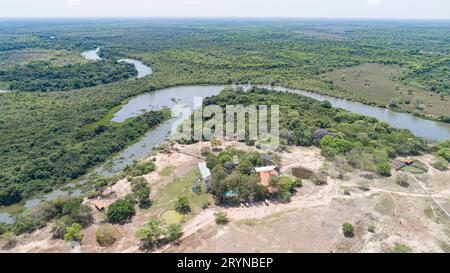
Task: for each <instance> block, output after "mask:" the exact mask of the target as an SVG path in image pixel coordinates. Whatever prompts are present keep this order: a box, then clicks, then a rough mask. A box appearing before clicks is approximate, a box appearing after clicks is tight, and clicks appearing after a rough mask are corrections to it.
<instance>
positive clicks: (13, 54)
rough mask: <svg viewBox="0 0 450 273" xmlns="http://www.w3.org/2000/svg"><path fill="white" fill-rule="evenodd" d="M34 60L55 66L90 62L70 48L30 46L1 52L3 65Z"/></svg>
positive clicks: (26, 62) (24, 63)
mask: <svg viewBox="0 0 450 273" xmlns="http://www.w3.org/2000/svg"><path fill="white" fill-rule="evenodd" d="M34 61H46V62H50V64H51V65H55V66H63V65H67V64H74V63H86V62H88V60H86V59H84V58H83V57H82V56H81V55H80V54H79V52H77V51H70V50H49V49H41V48H29V49H23V50H12V51H3V52H0V64H1V65H2V66H3V67H6V66H12V65H26V64H28V63H30V62H34Z"/></svg>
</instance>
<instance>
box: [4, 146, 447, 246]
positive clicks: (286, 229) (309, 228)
mask: <svg viewBox="0 0 450 273" xmlns="http://www.w3.org/2000/svg"><path fill="white" fill-rule="evenodd" d="M225 145H233V146H236V148H238V149H243V150H253V149H254V148H253V147H248V146H246V145H244V144H242V143H235V142H233V143H226V144H224V146H225ZM205 146H209V144H208V143H197V144H194V145H186V146H183V145H175V146H174V147H173V149H172V151H173V152H172V153H170V154H162V153H158V154H157V155H156V156H155V158H156V161H155V162H156V165H157V168H158V170H157V171H155V172H152V173H150V174H148V175H145V176H144V177H145V178H146V180H147V181H148V183H149V185H150V186H151V187H152V197H155V196H157V193H158V191H159V190H161V189H162V188H164V187H165V185H167V183H169V182H170V181H172V180H173V179H174V178H175V177H183V176H185V175H186V174H187V173H189V171H190V170H192V168H195V167H196V165H197V163H198V162H199V161H201V159H200V158H199V157H201V155H200V150H201V148H202V147H205ZM280 155H281V157H282V169H281V172H282V174H289V173H290V168H291V167H292V166H296V165H302V166H305V167H308V168H311V169H313V170H318V169H319V168H320V167H321V166H323V164H324V162H325V160H324V158H323V157H321V156H320V150H319V149H318V148H314V147H313V148H301V147H293V148H292V149H291V151H290V152H287V153H282V154H280ZM420 159H421V160H422V161H423V162H425V163H427V164H431V160H432V158H431V157H430V156H423V157H421V158H420ZM149 160H150V159H149ZM328 165H329V164H328ZM167 166H177V168H176V169H175V171H174V173H173V174H172V175H170V176H168V177H163V176H160V175H159V174H158V171H159V170H162V169H164V168H165V167H167ZM331 172H332V170H331ZM396 175H397V173H396V172H394V173H393V177H392V178H383V179H382V178H376V179H373V180H368V179H365V178H362V177H361V176H360V173H359V172H356V171H354V172H352V173H349V174H346V178H345V179H344V180H340V179H337V178H334V176H331V177H329V179H328V184H326V185H324V186H316V185H314V184H313V183H312V182H311V181H308V180H305V181H304V183H303V184H304V185H303V187H302V188H300V189H299V190H298V192H297V193H296V194H295V195H294V196H293V197H292V201H291V202H289V203H286V204H280V203H271V204H270V205H269V206H266V205H264V204H262V203H255V204H251V207H250V208H240V207H218V206H214V205H213V206H210V207H209V208H207V209H205V210H203V211H201V212H200V213H199V214H198V215H196V216H195V217H193V218H191V219H190V220H189V221H187V222H186V223H184V224H183V236H182V238H181V239H180V240H179V242H178V243H176V244H174V245H168V246H166V247H163V248H160V249H158V250H157V251H155V252H389V251H390V250H391V249H392V248H393V247H394V246H395V245H396V244H405V245H407V246H409V247H410V248H411V249H412V251H414V252H443V251H444V250H445V249H447V248H446V247H447V246H449V245H450V221H449V219H448V218H447V217H446V216H445V215H443V214H442V212H441V211H440V210H439V208H437V207H436V206H435V205H434V204H433V203H432V202H431V200H430V198H429V196H428V195H427V194H426V193H425V192H423V191H422V190H421V188H420V187H419V186H417V185H415V184H414V183H411V185H410V187H408V188H403V187H400V186H399V185H397V184H396V183H395V176H396ZM417 178H418V179H420V180H421V181H423V183H424V184H425V185H426V187H427V189H428V190H429V191H431V192H432V193H433V196H435V197H437V198H439V200H441V202H442V203H443V204H446V205H449V206H450V191H449V189H450V187H449V186H450V185H449V183H450V173H449V172H440V171H438V170H435V169H433V168H431V167H430V172H429V173H428V174H425V175H421V176H417ZM361 184H364V185H368V187H369V190H368V191H364V190H362V189H361ZM344 189H347V191H349V192H350V195H345V194H344ZM130 192H131V187H130V185H129V183H128V182H127V181H126V180H121V181H118V182H117V183H116V184H115V185H114V186H113V187H112V188H110V189H107V190H106V191H105V193H104V194H106V195H107V197H106V198H105V199H104V200H105V202H106V203H107V204H110V203H112V202H113V201H114V200H116V199H117V198H120V197H123V196H125V195H126V194H128V193H130ZM86 202H87V203H88V204H90V205H91V206H93V203H92V202H93V201H91V200H89V201H86ZM426 210H427V211H428V212H427V213H425V211H426ZM218 211H225V212H226V213H227V214H228V217H229V218H230V220H231V222H230V224H228V225H226V226H217V225H216V224H215V217H214V214H215V213H216V212H218ZM430 211H431V214H430ZM151 216H152V215H150V214H149V213H148V212H145V211H141V210H138V211H137V214H136V216H135V217H134V218H133V220H132V222H130V223H127V224H125V225H116V227H117V229H118V230H119V232H120V234H121V238H120V239H119V240H118V242H116V243H115V244H114V245H112V246H110V247H106V248H105V247H100V246H99V245H98V244H97V242H96V240H95V231H96V229H97V228H98V226H99V224H101V223H102V222H103V221H105V216H104V215H103V214H102V213H99V212H96V214H95V219H96V222H95V223H94V224H93V225H91V226H90V227H88V228H87V229H86V230H84V231H83V235H84V236H83V241H82V244H81V246H77V247H75V248H71V247H70V246H69V244H68V243H67V242H64V241H62V240H53V239H51V233H50V230H51V225H49V226H48V227H46V228H44V229H42V230H39V231H36V232H34V233H32V234H28V235H23V236H19V242H18V245H17V246H16V247H15V248H13V249H9V250H2V251H5V252H140V250H139V248H138V243H139V242H138V240H137V239H136V238H135V236H134V235H135V233H136V231H137V230H138V229H139V228H141V227H142V226H143V225H144V224H145V223H146V222H147V221H148V219H149V218H150V217H151ZM344 222H349V223H352V224H353V225H354V226H355V236H354V237H353V238H345V237H344V236H343V235H342V231H341V228H342V224H343V223H344ZM369 225H374V226H375V227H376V228H375V233H371V232H369V231H368V226H369Z"/></svg>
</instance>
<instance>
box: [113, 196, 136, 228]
mask: <svg viewBox="0 0 450 273" xmlns="http://www.w3.org/2000/svg"><path fill="white" fill-rule="evenodd" d="M134 214H135V210H134V204H133V202H132V201H131V200H128V199H119V200H117V201H116V202H114V203H112V204H111V205H110V206H109V207H108V211H107V216H108V220H109V221H110V222H112V223H122V222H124V221H126V220H128V219H130V218H131V217H133V215H134Z"/></svg>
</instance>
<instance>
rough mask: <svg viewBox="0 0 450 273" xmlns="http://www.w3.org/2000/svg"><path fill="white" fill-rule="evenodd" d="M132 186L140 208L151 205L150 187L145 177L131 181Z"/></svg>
mask: <svg viewBox="0 0 450 273" xmlns="http://www.w3.org/2000/svg"><path fill="white" fill-rule="evenodd" d="M131 186H132V191H133V196H134V197H135V199H136V201H137V202H138V203H139V206H141V207H144V206H147V205H149V203H150V191H151V190H150V187H149V186H148V184H147V181H146V180H145V178H143V177H138V178H133V179H132V180H131Z"/></svg>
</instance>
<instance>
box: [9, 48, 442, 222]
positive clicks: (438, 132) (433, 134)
mask: <svg viewBox="0 0 450 273" xmlns="http://www.w3.org/2000/svg"><path fill="white" fill-rule="evenodd" d="M99 50H100V48H97V49H96V50H91V51H88V52H84V53H83V56H85V57H86V58H89V59H91V60H99V59H100V57H99V56H98V52H99ZM94 54H95V55H96V56H94ZM121 61H124V62H127V63H132V64H134V65H135V67H136V69H137V70H138V78H141V77H144V76H146V75H149V74H151V73H152V70H151V68H150V67H148V66H145V65H144V64H142V62H140V61H136V60H131V59H123V60H121ZM240 87H243V88H244V89H249V88H251V87H252V86H251V85H244V86H240ZM261 87H264V88H268V89H272V90H276V91H280V92H291V93H296V94H300V95H303V96H306V97H310V98H313V99H315V100H318V101H324V100H328V101H330V103H331V104H332V105H333V107H338V108H342V109H346V110H348V111H350V112H354V113H358V114H362V115H367V116H371V117H374V118H377V119H379V120H382V121H385V122H387V123H389V124H390V125H391V126H393V127H395V128H404V129H409V130H411V132H413V133H414V134H415V135H417V136H421V137H427V138H431V139H435V140H439V141H442V140H447V139H450V124H446V123H441V122H436V121H430V120H425V119H421V118H418V117H415V116H413V115H411V114H407V113H398V112H394V111H391V110H389V109H384V108H380V107H376V106H370V105H365V104H362V103H358V102H352V101H346V100H343V99H337V98H333V97H329V96H324V95H320V94H316V93H312V92H308V91H304V90H295V89H289V88H284V87H273V86H261ZM223 88H224V86H222V85H213V86H183V87H172V88H166V89H161V90H157V91H153V92H149V93H144V94H141V95H138V96H136V97H134V98H132V99H130V100H129V101H128V103H127V104H126V105H124V106H123V107H122V108H121V109H120V110H119V111H118V112H117V113H116V114H115V115H114V117H113V118H112V121H115V122H123V121H125V120H127V119H129V118H132V117H137V116H139V115H141V114H142V113H143V112H144V111H150V110H160V109H162V108H163V107H169V108H172V107H174V106H175V105H184V106H185V107H188V108H187V109H192V108H193V101H194V97H203V98H204V97H209V96H214V95H217V94H219V92H220V91H221V90H222V89H223ZM181 122H182V120H181V118H172V119H170V120H168V121H166V122H165V123H163V124H161V125H159V126H158V127H157V128H156V129H154V130H151V131H149V132H147V133H146V134H145V135H144V136H143V137H142V138H141V139H140V140H139V141H137V142H136V143H134V144H132V145H130V146H128V147H127V148H125V149H124V150H123V151H121V152H119V153H118V154H117V155H115V156H114V157H113V158H112V159H111V160H109V161H107V162H106V163H105V164H103V165H101V166H99V167H97V168H96V169H94V170H93V171H92V172H91V173H90V174H89V175H94V174H98V175H103V176H113V175H115V174H117V173H119V172H121V171H122V170H123V168H124V167H125V166H126V165H129V164H132V163H133V161H134V160H141V159H144V158H146V157H148V156H149V155H150V154H151V153H152V152H153V150H154V148H155V147H156V146H158V145H159V144H161V143H163V142H164V141H165V140H166V139H167V136H169V134H170V132H171V130H172V128H173V126H174V124H175V125H177V124H180V123H181ZM85 181H86V179H81V180H79V181H78V182H77V183H73V185H72V186H73V188H72V189H70V190H69V191H63V190H61V189H57V190H54V191H52V192H51V193H49V194H46V195H44V196H41V197H38V198H34V199H30V200H28V201H26V202H24V203H22V206H23V207H25V208H34V207H37V206H38V205H39V203H40V202H41V201H42V200H54V199H56V198H57V197H58V196H60V195H63V194H67V193H70V194H71V195H73V196H77V195H80V194H81V191H80V190H78V189H76V188H75V186H76V185H78V184H82V183H84V182H85ZM1 222H4V223H13V222H14V218H13V217H11V214H10V213H9V212H8V208H4V209H0V223H1Z"/></svg>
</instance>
